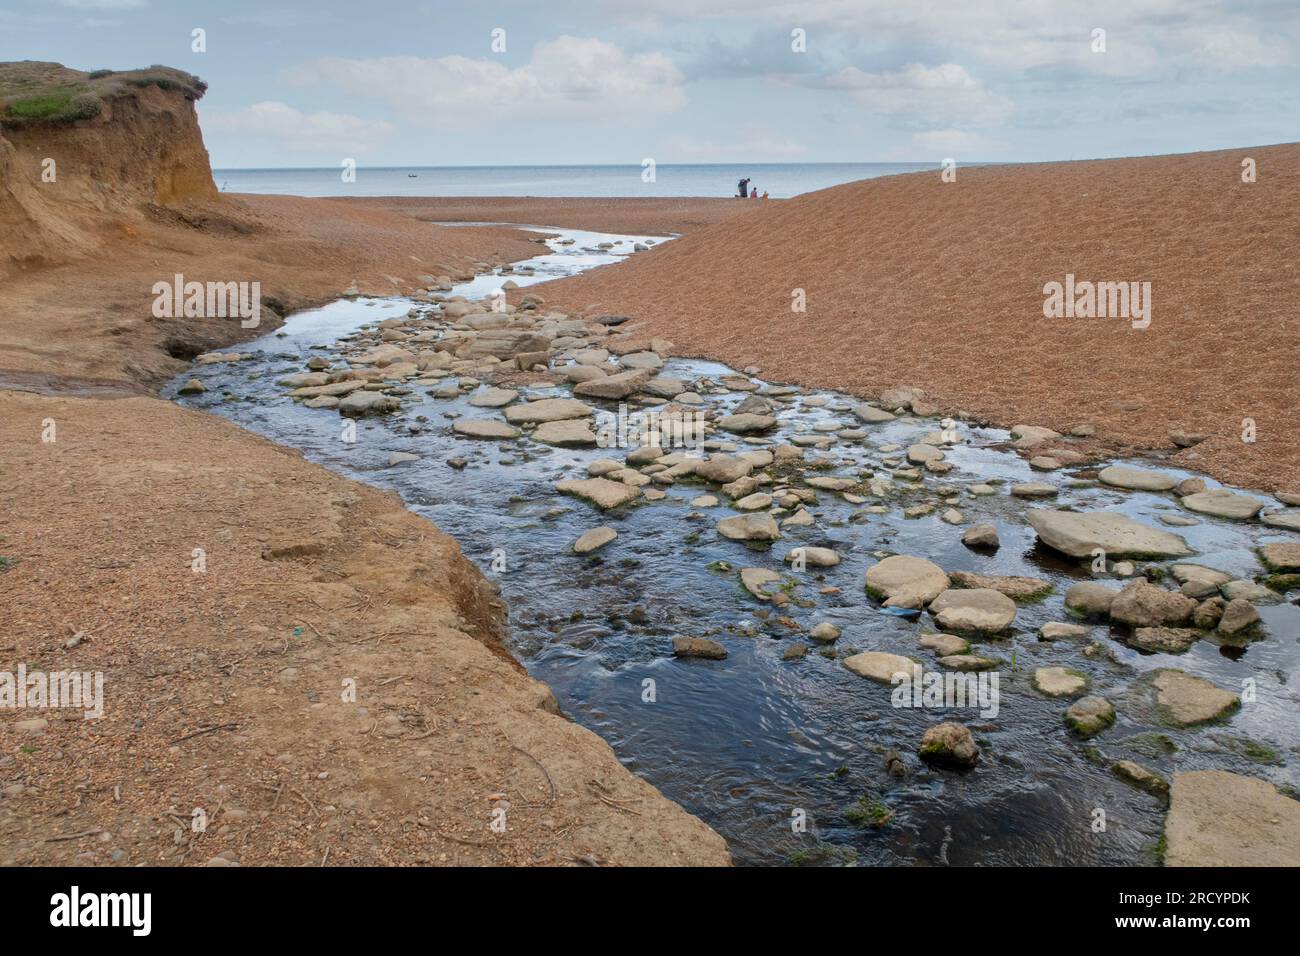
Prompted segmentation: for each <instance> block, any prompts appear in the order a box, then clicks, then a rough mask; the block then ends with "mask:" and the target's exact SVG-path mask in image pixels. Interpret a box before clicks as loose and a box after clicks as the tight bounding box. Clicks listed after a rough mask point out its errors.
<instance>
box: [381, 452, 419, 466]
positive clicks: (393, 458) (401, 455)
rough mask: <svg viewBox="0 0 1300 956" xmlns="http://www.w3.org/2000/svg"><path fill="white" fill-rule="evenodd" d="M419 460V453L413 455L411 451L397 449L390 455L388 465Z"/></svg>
mask: <svg viewBox="0 0 1300 956" xmlns="http://www.w3.org/2000/svg"><path fill="white" fill-rule="evenodd" d="M419 460H420V456H419V455H412V454H411V453H410V452H405V451H395V452H393V453H392V454H391V455H389V456H388V467H389V468H392V467H393V466H394V465H401V464H403V463H405V462H408V461H419Z"/></svg>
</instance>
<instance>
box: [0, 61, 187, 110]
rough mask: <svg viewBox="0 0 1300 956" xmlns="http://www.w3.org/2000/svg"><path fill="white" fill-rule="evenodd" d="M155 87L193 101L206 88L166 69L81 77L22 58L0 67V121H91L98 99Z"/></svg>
mask: <svg viewBox="0 0 1300 956" xmlns="http://www.w3.org/2000/svg"><path fill="white" fill-rule="evenodd" d="M149 86H156V87H158V88H159V89H162V90H169V91H171V90H174V91H177V92H180V93H182V94H183V95H184V96H185V98H186V99H187V100H191V101H193V100H197V99H199V98H200V97H202V96H203V94H204V93H205V92H206V91H207V88H208V85H207V84H206V83H204V82H203V81H202V80H200V79H199V78H198V77H197V76H193V75H191V74H189V73H185V72H183V71H181V70H174V69H172V68H171V67H167V66H151V67H149V68H148V69H145V70H122V71H116V70H95V71H93V72H90V73H87V72H84V71H82V70H71V69H68V68H67V67H65V66H60V65H59V64H57V63H41V62H38V61H35V60H24V61H22V62H18V63H0V123H8V124H10V125H21V124H26V123H74V122H76V121H77V120H85V119H92V118H94V117H96V116H98V115H99V113H100V111H101V110H102V109H103V108H104V101H105V100H108V99H114V98H116V97H121V96H129V95H132V94H133V92H134V91H135V90H137V89H143V88H145V87H149Z"/></svg>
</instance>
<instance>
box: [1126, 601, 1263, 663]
mask: <svg viewBox="0 0 1300 956" xmlns="http://www.w3.org/2000/svg"><path fill="white" fill-rule="evenodd" d="M1247 606H1249V605H1247ZM1198 637H1200V631H1197V630H1195V629H1194V628H1190V627H1139V628H1136V629H1135V630H1134V631H1133V636H1132V637H1130V638H1129V641H1128V643H1129V646H1131V647H1136V648H1137V649H1138V650H1143V651H1151V652H1152V653H1160V654H1182V653H1183V652H1184V651H1186V650H1187V649H1188V648H1189V647H1191V646H1192V645H1193V644H1195V643H1196V640H1197V638H1198Z"/></svg>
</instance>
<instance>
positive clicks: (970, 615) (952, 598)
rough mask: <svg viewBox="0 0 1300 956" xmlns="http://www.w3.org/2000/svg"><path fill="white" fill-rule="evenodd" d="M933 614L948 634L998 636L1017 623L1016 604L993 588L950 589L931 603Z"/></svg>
mask: <svg viewBox="0 0 1300 956" xmlns="http://www.w3.org/2000/svg"><path fill="white" fill-rule="evenodd" d="M930 613H931V614H933V615H934V619H935V621H936V622H937V623H938V624H939V626H940V627H942V628H944V629H946V630H952V631H959V632H966V631H974V632H978V633H982V634H997V633H1000V632H1002V631H1005V630H1006V629H1007V628H1008V627H1010V626H1011V622H1012V621H1014V620H1015V619H1016V602H1015V601H1013V600H1011V598H1009V597H1007V596H1006V595H1005V594H1002V593H1001V592H999V591H994V590H992V589H990V588H976V589H973V590H969V591H961V590H956V589H951V590H948V591H944V592H943V593H942V594H940V595H939V596H938V597H937V598H935V599H934V601H933V602H931V604H930Z"/></svg>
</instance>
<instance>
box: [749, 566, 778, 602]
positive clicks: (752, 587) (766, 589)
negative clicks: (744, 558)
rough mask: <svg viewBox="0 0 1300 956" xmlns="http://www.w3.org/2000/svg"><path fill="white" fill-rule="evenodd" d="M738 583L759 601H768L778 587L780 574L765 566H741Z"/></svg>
mask: <svg viewBox="0 0 1300 956" xmlns="http://www.w3.org/2000/svg"><path fill="white" fill-rule="evenodd" d="M740 583H741V584H742V585H744V588H745V590H746V591H748V592H749V593H750V594H752V595H754V597H756V598H758V599H759V600H760V601H768V600H771V598H772V596H773V594H775V593H776V592H777V590H778V588H779V587H780V584H781V575H779V574H777V573H776V572H775V571H769V570H768V569H767V568H741V569H740Z"/></svg>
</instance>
